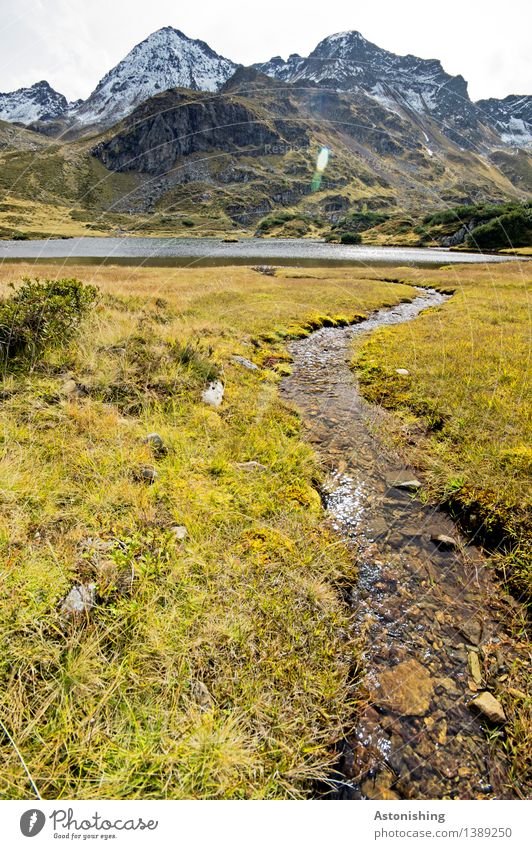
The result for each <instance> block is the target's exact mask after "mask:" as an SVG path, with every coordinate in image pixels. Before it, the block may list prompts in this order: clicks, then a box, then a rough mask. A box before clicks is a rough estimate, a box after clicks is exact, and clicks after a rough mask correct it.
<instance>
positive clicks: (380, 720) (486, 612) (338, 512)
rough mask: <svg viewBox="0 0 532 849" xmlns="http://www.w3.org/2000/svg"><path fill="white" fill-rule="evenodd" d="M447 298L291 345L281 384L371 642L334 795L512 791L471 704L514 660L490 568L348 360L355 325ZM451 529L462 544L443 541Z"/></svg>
mask: <svg viewBox="0 0 532 849" xmlns="http://www.w3.org/2000/svg"><path fill="white" fill-rule="evenodd" d="M445 300H446V296H443V295H441V294H439V293H437V292H435V291H430V290H428V291H427V290H424V291H423V294H421V295H420V296H419V297H417V298H415V300H414V301H412V302H411V303H406V304H400V305H399V306H397V307H394V308H391V309H381V310H379V311H378V312H376V313H375V314H374V315H372V316H370V318H369V319H368V320H366V321H364V322H362V323H360V324H358V325H355V326H352V327H348V328H323V329H321V330H318V331H316V332H315V333H313V334H312V335H310V336H309V337H307V338H305V339H302V340H298V341H296V342H293V343H292V344H291V346H290V353H291V356H292V358H293V365H292V373H291V375H290V376H289V377H287V378H285V380H284V381H283V384H282V388H281V391H282V394H283V397H284V398H285V399H286V400H287V401H290V402H292V403H293V404H295V406H296V407H297V408H298V409H299V410H300V412H301V414H302V416H303V420H304V422H305V423H306V426H307V428H308V436H309V439H310V440H311V441H312V442H313V443H314V444H315V446H316V449H317V451H318V453H319V455H320V457H321V459H322V462H323V464H324V466H325V468H326V470H327V472H328V480H327V485H326V488H325V493H324V500H325V505H326V508H327V511H328V514H329V521H330V522H331V523H332V525H333V526H334V528H335V529H336V530H337V532H338V533H339V534H341V535H342V536H343V537H344V539H346V540H347V542H348V544H349V545H350V547H352V551H353V556H354V557H355V558H356V561H357V565H358V574H359V577H358V582H357V584H356V586H353V587H352V588H351V590H350V592H349V593H348V599H347V601H348V603H349V605H350V607H351V609H352V612H353V620H354V626H353V627H354V633H355V636H358V637H359V638H360V639H361V640H362V641H363V645H364V653H363V665H364V668H365V672H366V677H365V680H364V688H365V690H366V692H367V704H366V707H365V709H364V710H363V712H362V715H361V716H360V718H359V720H358V724H357V727H356V732H355V733H354V734H351V735H349V736H348V737H346V739H345V740H344V741H342V743H341V744H340V746H339V764H338V775H337V776H336V781H334V780H333V781H332V782H331V786H332V787H333V788H335V789H334V791H331V793H330V795H331V796H332V797H333V798H355V799H356V798H359V799H360V798H374V799H397V798H399V799H441V798H460V799H470V798H507V797H511V792H510V791H507V790H506V789H505V774H504V773H505V770H504V765H503V764H502V763H501V762H499V761H498V760H496V759H495V757H494V755H493V752H492V747H490V744H489V742H488V738H487V734H486V729H485V727H484V726H483V725H482V723H481V722H480V720H479V719H478V717H477V716H476V715H475V713H474V711H472V710H471V707H470V706H469V702H470V701H471V699H472V698H473V697H474V696H475V694H476V693H477V692H478V691H481V690H483V689H484V688H485V687H486V685H487V684H488V682H493V681H494V680H496V678H497V676H501V675H503V674H504V672H505V666H504V658H503V657H502V655H501V651H500V649H501V636H500V635H501V632H502V629H501V621H500V616H501V612H500V603H499V602H498V601H497V597H496V590H495V586H494V585H493V584H492V583H491V580H492V579H491V577H490V571H489V569H487V568H485V566H484V562H483V558H482V556H481V555H480V553H479V552H478V551H477V550H476V549H475V548H473V547H471V546H467V545H466V544H465V542H464V541H463V540H462V539H461V538H460V536H459V534H458V532H457V530H456V528H455V526H454V524H453V523H452V521H451V520H450V519H449V518H448V517H447V516H446V515H445V514H444V513H442V512H441V511H439V510H437V509H434V508H431V507H429V506H427V505H424V504H423V503H422V502H421V501H420V500H419V499H418V498H417V497H416V496H415V491H416V487H415V485H413V486H412V487H410V488H409V487H406V488H405V486H404V485H405V484H408V481H412V480H413V479H415V477H416V475H415V474H414V473H413V472H412V471H411V470H410V469H408V468H405V466H404V465H403V464H402V463H401V462H400V461H399V460H398V458H397V457H394V456H392V455H391V453H390V452H389V451H387V450H385V449H384V448H383V445H382V443H381V442H380V441H379V439H378V437H377V436H376V435H375V434H376V428H375V427H374V425H375V420H376V418H379V416H380V415H381V414H382V411H379V410H378V409H376V408H375V407H372V406H371V405H369V404H368V403H367V402H365V401H364V399H363V398H362V396H361V394H360V392H359V391H358V389H357V384H356V379H355V377H354V374H353V372H352V370H351V369H350V367H349V361H350V358H351V356H352V348H353V341H354V340H355V338H356V337H357V336H360V335H361V334H364V333H367V332H369V331H371V330H374V329H375V328H377V327H381V326H383V325H392V324H398V323H402V322H406V321H410V320H412V319H414V318H415V317H416V316H417V315H418V313H419V312H420V311H421V310H423V309H426V308H429V307H438V306H440V305H441V304H443V303H444V301H445ZM405 358H406V352H405ZM405 367H406V368H407V367H408V363H407V362H405ZM442 534H443V535H445V536H447V537H450V538H452V539H453V540H454V541H455V542H456V546H454V545H449V544H442V543H439V542H438V541H436V540H435V539H434V538H435V537H437V536H438V535H442ZM475 679H476V680H475Z"/></svg>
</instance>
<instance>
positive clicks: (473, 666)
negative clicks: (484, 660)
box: [468, 651, 482, 684]
mask: <svg viewBox="0 0 532 849" xmlns="http://www.w3.org/2000/svg"><path fill="white" fill-rule="evenodd" d="M468 660H469V671H470V672H471V678H472V679H473V681H474V682H475V684H482V672H481V671H480V661H479V659H478V654H477V653H476V651H470V652H469V658H468Z"/></svg>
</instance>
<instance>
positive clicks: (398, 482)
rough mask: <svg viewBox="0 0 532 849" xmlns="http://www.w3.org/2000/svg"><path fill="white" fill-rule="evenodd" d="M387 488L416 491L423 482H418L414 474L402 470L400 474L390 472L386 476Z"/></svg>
mask: <svg viewBox="0 0 532 849" xmlns="http://www.w3.org/2000/svg"><path fill="white" fill-rule="evenodd" d="M386 486H388V487H394V488H395V489H407V490H409V491H415V490H416V489H419V488H420V487H421V481H418V479H417V478H416V477H415V475H413V474H412V472H409V471H407V470H402V471H398V472H389V473H388V474H387V475H386Z"/></svg>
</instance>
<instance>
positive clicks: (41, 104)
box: [0, 80, 68, 124]
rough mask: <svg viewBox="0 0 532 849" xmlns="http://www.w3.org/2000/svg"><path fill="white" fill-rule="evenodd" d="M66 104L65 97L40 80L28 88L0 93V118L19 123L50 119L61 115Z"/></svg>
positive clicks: (64, 110)
mask: <svg viewBox="0 0 532 849" xmlns="http://www.w3.org/2000/svg"><path fill="white" fill-rule="evenodd" d="M67 106H68V103H67V99H66V97H64V95H62V94H59V92H58V91H55V90H54V89H53V88H52V86H51V85H50V84H49V83H47V82H46V80H41V82H38V83H35V84H34V85H32V86H30V88H19V89H17V91H10V92H6V93H3V94H2V93H0V120H2V121H13V122H15V121H16V122H18V123H21V124H31V123H33V122H34V121H51V120H53V119H55V118H60V117H62V116H63V115H64V114H65V112H66V110H67Z"/></svg>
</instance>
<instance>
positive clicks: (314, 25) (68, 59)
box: [0, 0, 532, 100]
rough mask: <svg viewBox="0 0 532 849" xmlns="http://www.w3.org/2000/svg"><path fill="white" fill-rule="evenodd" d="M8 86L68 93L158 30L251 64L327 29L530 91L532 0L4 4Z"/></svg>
mask: <svg viewBox="0 0 532 849" xmlns="http://www.w3.org/2000/svg"><path fill="white" fill-rule="evenodd" d="M0 2H1V8H2V15H1V19H0V91H11V90H13V89H15V88H20V87H22V86H27V85H31V84H32V83H34V82H36V81H38V80H42V79H46V80H48V82H49V83H50V84H51V85H52V86H53V87H54V88H55V89H57V90H58V91H60V92H62V93H63V94H65V95H66V96H67V97H68V98H69V99H76V98H78V97H83V98H85V97H87V96H88V95H89V94H90V92H91V91H92V90H93V89H94V87H95V86H96V83H97V82H98V80H99V79H100V78H101V77H102V76H103V75H104V73H105V72H106V71H108V70H109V69H110V68H111V67H112V66H113V65H116V63H117V62H118V61H119V60H120V59H122V58H123V57H124V56H125V55H126V53H128V52H129V50H131V48H132V47H133V46H134V45H135V44H137V43H138V42H139V41H142V39H144V38H146V36H147V35H149V34H150V33H151V32H153V31H154V30H156V29H159V28H160V27H163V26H167V25H170V26H174V27H176V29H180V30H182V31H183V32H184V33H185V34H186V35H188V36H190V37H191V38H201V39H203V41H206V42H207V43H208V44H209V45H210V46H211V47H212V48H213V50H216V51H217V52H218V53H221V54H222V55H224V56H227V57H228V58H229V59H233V61H235V62H241V63H242V64H251V63H252V62H259V61H264V60H266V59H269V58H270V57H271V56H275V55H281V56H284V57H286V56H287V55H288V54H289V53H301V54H302V55H307V54H308V53H309V52H310V51H311V50H312V49H313V48H314V47H315V46H316V44H317V43H318V41H320V40H321V39H322V38H324V37H325V36H327V35H331V34H332V33H334V32H340V31H344V30H350V29H351V30H352V29H356V30H359V31H360V32H361V33H362V35H364V36H365V38H367V39H369V40H370V41H373V42H374V43H375V44H378V45H379V46H380V47H384V48H386V49H387V50H392V51H393V52H394V53H400V54H404V53H413V54H414V55H416V56H421V57H423V58H425V59H432V58H437V59H440V60H441V62H442V64H443V67H444V68H445V70H446V71H447V72H448V73H451V74H462V75H463V76H464V77H465V78H466V80H468V82H469V93H470V96H471V97H472V99H473V100H478V99H479V98H482V97H505V96H506V95H507V94H530V93H531V90H532V79H531V76H532V74H531V65H530V61H529V58H528V57H529V54H530V29H531V27H530V23H531V20H530V12H528V11H527V7H528V6H529V5H530V4H529V3H527V2H525V0H505V2H503V3H501V2H500V0H498V2H495V0H493V1H492V0H485V2H482V0H438V2H430V0H403V2H400V0H372V2H368V0H363V2H362V1H361V0H321V2H316V0H306V2H301V0H259V2H253V0H194V1H193V2H190V0H189V2H187V3H178V2H175V0H174V2H172V0H0Z"/></svg>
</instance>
